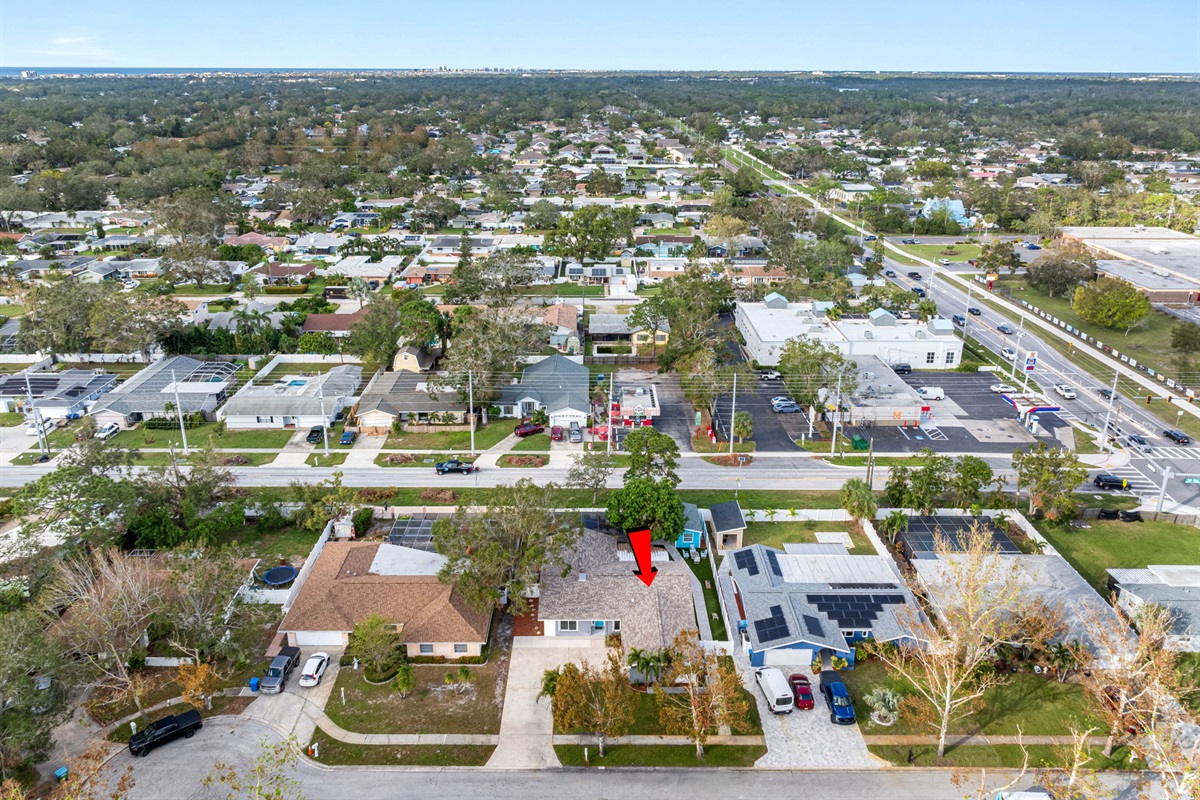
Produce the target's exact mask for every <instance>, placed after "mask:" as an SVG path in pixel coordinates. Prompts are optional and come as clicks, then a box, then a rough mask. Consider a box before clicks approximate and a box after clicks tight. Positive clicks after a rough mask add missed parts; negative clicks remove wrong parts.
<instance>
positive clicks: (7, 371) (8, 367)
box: [0, 361, 33, 375]
mask: <svg viewBox="0 0 1200 800" xmlns="http://www.w3.org/2000/svg"><path fill="white" fill-rule="evenodd" d="M32 366H33V362H32V361H29V362H26V363H12V362H7V361H6V362H4V363H2V364H0V375H15V374H17V373H18V372H20V371H21V370H24V369H28V368H29V367H32Z"/></svg>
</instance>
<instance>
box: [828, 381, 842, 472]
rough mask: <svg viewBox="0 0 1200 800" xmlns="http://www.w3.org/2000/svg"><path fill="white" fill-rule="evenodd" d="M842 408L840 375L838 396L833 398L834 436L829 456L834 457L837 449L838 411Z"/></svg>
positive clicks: (832, 429) (832, 428)
mask: <svg viewBox="0 0 1200 800" xmlns="http://www.w3.org/2000/svg"><path fill="white" fill-rule="evenodd" d="M841 407H842V376H841V375H838V382H837V394H836V395H834V398H833V413H834V415H835V416H834V418H833V426H832V427H831V428H830V431H831V432H832V435H831V436H830V437H829V455H833V451H834V449H835V448H836V447H837V428H838V416H839V415H838V409H839V408H841Z"/></svg>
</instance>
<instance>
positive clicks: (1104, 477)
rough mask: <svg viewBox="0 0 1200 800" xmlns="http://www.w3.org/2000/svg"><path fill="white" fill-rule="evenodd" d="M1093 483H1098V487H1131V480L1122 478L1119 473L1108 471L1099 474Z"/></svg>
mask: <svg viewBox="0 0 1200 800" xmlns="http://www.w3.org/2000/svg"><path fill="white" fill-rule="evenodd" d="M1092 483H1094V484H1095V485H1096V488H1097V489H1128V488H1129V481H1127V480H1125V479H1124V478H1122V477H1121V476H1119V475H1109V474H1108V473H1103V474H1100V475H1097V476H1096V479H1095V480H1093V481H1092Z"/></svg>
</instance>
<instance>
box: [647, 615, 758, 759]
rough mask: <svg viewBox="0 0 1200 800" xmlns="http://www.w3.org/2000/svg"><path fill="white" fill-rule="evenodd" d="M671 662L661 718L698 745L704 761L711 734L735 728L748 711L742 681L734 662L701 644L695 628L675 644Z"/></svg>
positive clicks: (660, 696)
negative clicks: (706, 745)
mask: <svg viewBox="0 0 1200 800" xmlns="http://www.w3.org/2000/svg"><path fill="white" fill-rule="evenodd" d="M670 653H671V655H670V660H669V661H668V662H667V666H666V668H665V669H664V670H663V674H662V676H661V684H662V686H664V687H668V686H669V687H674V688H677V689H681V690H682V691H679V692H666V691H660V692H656V693H655V695H654V696H655V697H656V698H657V699H658V716H659V720H660V721H661V722H662V725H663V727H664V728H665V729H666V730H667V731H668V732H669V733H674V734H678V735H683V736H687V737H688V738H689V739H691V740H692V742H693V743H694V744H695V745H696V757H697V758H704V744H705V742H707V741H708V735H709V733H710V732H711V731H715V730H716V729H717V728H719V727H721V726H722V725H732V724H733V723H734V722H736V721H737V720H738V719H740V718H741V717H742V716H743V715H744V714H745V713H746V710H747V708H748V705H749V704H748V703H747V701H746V698H745V695H744V694H743V693H742V691H741V689H742V681H741V678H739V677H738V674H737V669H736V668H735V667H734V665H733V661H732V660H731V659H729V658H723V657H722V656H721V654H720V653H717V652H715V651H712V650H706V649H705V648H704V646H703V645H701V644H700V633H699V631H697V630H696V629H695V628H687V629H684V630H682V631H680V632H679V635H677V636H676V637H675V641H674V642H672V643H671V647H670Z"/></svg>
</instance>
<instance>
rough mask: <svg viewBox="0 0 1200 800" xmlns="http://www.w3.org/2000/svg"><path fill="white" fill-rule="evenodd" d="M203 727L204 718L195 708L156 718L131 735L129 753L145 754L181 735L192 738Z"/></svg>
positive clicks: (135, 754)
mask: <svg viewBox="0 0 1200 800" xmlns="http://www.w3.org/2000/svg"><path fill="white" fill-rule="evenodd" d="M203 727H204V720H202V719H200V712H199V711H197V710H195V709H190V710H188V711H185V712H183V713H182V714H175V715H171V716H166V717H163V718H162V719H156V720H155V721H154V722H151V723H150V724H149V725H148V726H146V727H145V728H143V729H142V730H140V731H138V732H137V733H135V734H134V735H133V736H131V737H130V739H129V753H130V755H134V756H139V757H141V756H145V755H147V754H149V753H150V751H151V750H153V749H154V748H156V747H158V746H160V745H164V744H166V743H167V742H173V741H175V740H176V739H178V738H179V737H180V736H182V737H183V738H185V739H190V738H192V737H193V736H195V735H196V731H198V730H200V729H201V728H203Z"/></svg>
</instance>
